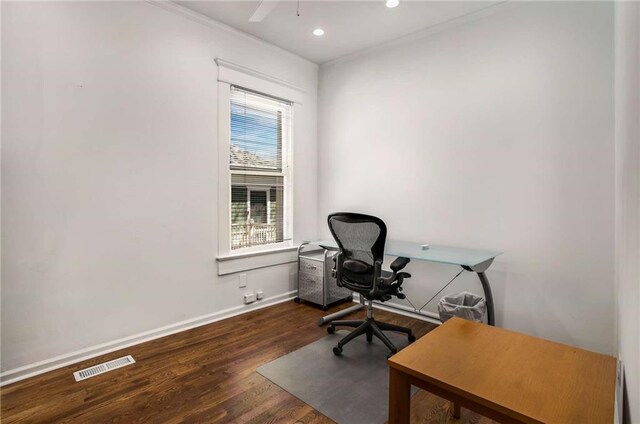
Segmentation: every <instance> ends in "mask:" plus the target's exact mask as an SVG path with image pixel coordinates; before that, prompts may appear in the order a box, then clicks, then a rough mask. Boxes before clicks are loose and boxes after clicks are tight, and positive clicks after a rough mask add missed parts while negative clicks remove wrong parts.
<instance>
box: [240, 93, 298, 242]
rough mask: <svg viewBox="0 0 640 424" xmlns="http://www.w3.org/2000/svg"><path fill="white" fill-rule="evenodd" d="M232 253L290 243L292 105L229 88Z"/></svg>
mask: <svg viewBox="0 0 640 424" xmlns="http://www.w3.org/2000/svg"><path fill="white" fill-rule="evenodd" d="M230 100H231V114H230V119H231V125H230V149H231V151H230V155H229V158H230V159H229V172H230V184H231V203H230V216H231V231H230V235H231V237H230V241H231V250H237V249H243V248H250V247H255V246H264V245H269V244H275V243H281V242H284V241H287V240H290V239H291V234H290V230H289V223H290V222H291V212H290V209H291V208H290V201H289V196H290V193H289V190H290V187H289V185H290V183H291V177H290V173H289V170H290V165H291V164H290V163H289V162H290V160H289V156H290V155H289V153H290V149H291V138H292V137H291V128H292V125H291V122H292V104H291V103H290V102H286V101H283V100H280V99H276V98H273V97H268V96H265V95H262V94H258V93H255V92H253V91H249V90H246V89H243V88H240V87H236V86H231V93H230Z"/></svg>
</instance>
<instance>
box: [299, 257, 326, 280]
mask: <svg viewBox="0 0 640 424" xmlns="http://www.w3.org/2000/svg"><path fill="white" fill-rule="evenodd" d="M300 272H301V273H302V272H303V273H305V274H310V275H317V276H320V277H322V274H323V272H324V267H323V263H322V262H319V261H313V260H310V259H306V258H300Z"/></svg>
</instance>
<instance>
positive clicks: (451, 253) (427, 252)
mask: <svg viewBox="0 0 640 424" xmlns="http://www.w3.org/2000/svg"><path fill="white" fill-rule="evenodd" d="M310 243H311V244H317V245H318V246H322V247H326V248H331V249H337V248H338V245H337V243H336V242H335V240H318V241H312V242H310ZM384 254H385V255H390V256H403V257H405V258H411V259H418V260H422V261H429V262H439V263H444V264H450V265H461V266H470V267H471V266H476V265H478V264H481V263H483V262H486V261H488V260H490V259H493V258H495V257H496V256H498V255H501V254H502V252H499V251H494V250H478V249H466V248H461V247H450V246H439V245H430V246H429V248H428V249H422V247H421V244H420V243H412V242H407V241H397V240H387V242H386V243H385V245H384Z"/></svg>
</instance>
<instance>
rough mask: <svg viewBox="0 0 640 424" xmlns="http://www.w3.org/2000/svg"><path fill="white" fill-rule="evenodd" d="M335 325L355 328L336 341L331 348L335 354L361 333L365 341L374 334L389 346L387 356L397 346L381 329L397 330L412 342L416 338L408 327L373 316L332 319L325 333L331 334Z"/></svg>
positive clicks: (340, 352)
mask: <svg viewBox="0 0 640 424" xmlns="http://www.w3.org/2000/svg"><path fill="white" fill-rule="evenodd" d="M336 327H353V328H355V330H353V331H352V332H350V333H349V334H347V335H346V336H344V338H343V339H342V340H340V341H339V342H338V345H337V346H336V347H334V348H333V353H334V354H336V355H342V348H343V347H344V345H346V344H347V343H349V342H350V341H351V340H353V339H355V338H356V337H358V336H361V335H363V334H366V335H367V342H372V341H373V336H376V337H377V338H378V339H380V340H381V341H382V343H384V344H385V346H387V348H389V350H390V351H391V353H390V354H389V356H391V355H393V354H395V353H397V352H398V348H396V347H395V346H394V344H393V343H391V340H389V338H388V337H387V336H385V335H384V333H383V331H397V332H399V333H404V334H406V335H407V336H408V338H409V343H413V342H414V341H415V340H416V338H415V336H414V335H413V333H412V332H411V329H410V328H406V327H401V326H399V325H394V324H389V323H386V322H380V321H376V320H374V319H373V317H367V319H366V320H338V321H332V322H331V323H330V324H329V326H328V327H327V333H329V334H333V332H335V330H336Z"/></svg>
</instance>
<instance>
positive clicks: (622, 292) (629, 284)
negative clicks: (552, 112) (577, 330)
mask: <svg viewBox="0 0 640 424" xmlns="http://www.w3.org/2000/svg"><path fill="white" fill-rule="evenodd" d="M615 11H616V14H615V18H616V33H615V36H616V55H615V57H616V62H615V63H616V86H615V90H616V104H615V106H616V121H615V134H616V137H615V145H616V292H617V293H616V323H617V352H618V355H619V356H620V358H621V359H622V361H623V362H624V366H625V379H626V403H627V410H626V415H627V417H626V418H627V422H628V423H632V422H640V4H639V3H637V2H619V3H617V4H616V9H615Z"/></svg>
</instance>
